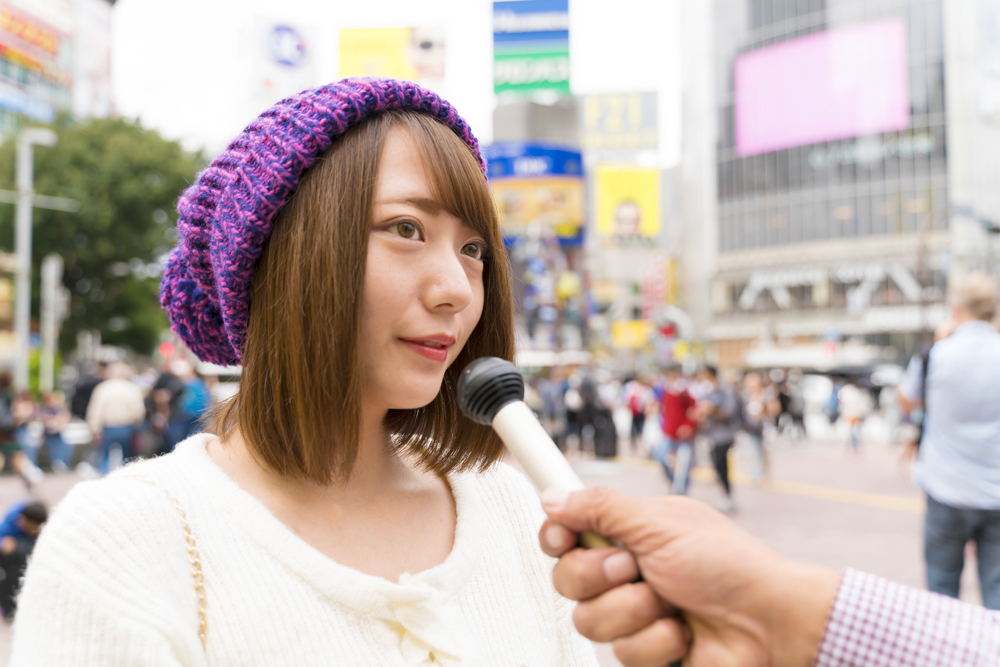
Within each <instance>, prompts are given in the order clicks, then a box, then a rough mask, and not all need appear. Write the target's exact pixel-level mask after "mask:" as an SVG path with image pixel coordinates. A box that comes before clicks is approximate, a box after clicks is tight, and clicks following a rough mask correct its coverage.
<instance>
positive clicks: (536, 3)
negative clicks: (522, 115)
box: [493, 0, 570, 95]
mask: <svg viewBox="0 0 1000 667" xmlns="http://www.w3.org/2000/svg"><path fill="white" fill-rule="evenodd" d="M493 90H494V92H495V93H497V94H498V95H499V94H511V93H513V94H532V93H537V92H542V91H548V92H554V93H555V94H557V95H569V94H570V90H569V0H503V1H497V2H494V3H493Z"/></svg>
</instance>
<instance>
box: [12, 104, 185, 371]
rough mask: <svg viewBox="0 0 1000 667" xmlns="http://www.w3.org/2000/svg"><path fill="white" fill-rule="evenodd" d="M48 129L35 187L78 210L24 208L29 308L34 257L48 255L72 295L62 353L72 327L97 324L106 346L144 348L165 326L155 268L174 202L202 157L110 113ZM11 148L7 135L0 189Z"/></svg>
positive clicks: (35, 305) (169, 232) (35, 289)
mask: <svg viewBox="0 0 1000 667" xmlns="http://www.w3.org/2000/svg"><path fill="white" fill-rule="evenodd" d="M53 129H54V130H56V132H57V133H58V134H59V143H58V144H57V145H56V146H54V147H52V148H44V147H37V146H36V147H35V151H34V152H35V192H37V193H39V194H43V195H53V196H57V197H69V198H72V199H76V200H77V201H79V202H80V209H79V210H78V211H76V212H74V213H68V212H64V211H52V210H48V209H42V208H35V210H34V216H33V221H34V237H33V241H32V262H33V271H32V276H33V283H34V284H33V286H32V313H33V315H34V316H35V317H37V316H38V313H39V293H40V288H39V276H40V275H41V260H42V258H43V257H45V255H47V254H49V253H52V252H55V253H58V254H60V255H62V257H63V260H64V262H65V272H64V275H63V283H64V284H65V286H66V287H67V288H68V289H69V290H70V291H71V293H72V299H71V303H70V311H69V314H68V317H67V318H66V320H65V321H64V322H63V325H62V334H61V336H60V341H59V343H60V345H59V347H60V349H61V350H62V351H64V352H69V351H70V350H72V349H73V348H74V347H75V345H76V336H77V333H78V332H79V331H81V330H85V329H97V330H100V332H101V338H102V340H103V342H104V343H106V344H108V345H123V346H127V347H130V348H132V349H133V350H135V351H136V352H138V353H140V354H150V353H151V352H152V350H153V348H154V346H155V345H156V342H157V340H158V338H159V334H160V332H161V331H162V330H163V329H164V328H165V327H166V325H167V321H166V317H165V316H164V314H163V313H162V311H161V310H160V304H159V274H158V273H157V271H156V269H155V265H156V264H157V261H158V259H159V258H160V256H161V255H163V254H164V253H166V252H167V251H168V250H169V249H170V248H171V247H172V246H173V245H174V243H175V240H176V232H175V229H174V226H175V224H176V219H177V215H176V212H175V211H174V205H175V203H176V201H177V198H178V196H179V195H180V193H181V192H182V191H183V190H184V188H186V187H187V185H188V184H189V183H190V182H191V181H192V180H193V179H194V175H195V173H196V172H197V171H198V169H200V168H201V167H202V166H203V164H204V159H203V157H202V156H201V155H200V154H191V153H188V152H186V151H185V150H184V149H183V148H182V147H181V146H180V144H178V143H177V142H174V141H167V140H165V139H164V138H163V137H161V136H160V135H159V134H158V133H157V132H155V131H153V130H148V129H145V128H143V127H142V126H141V125H140V124H139V123H138V122H130V121H127V120H122V119H119V118H102V119H93V120H87V121H83V122H74V121H71V120H69V119H66V118H63V119H60V120H59V121H57V123H56V126H55V127H54V128H53ZM15 152H16V141H15V140H14V138H11V139H9V140H7V141H4V142H3V144H0V188H2V189H8V190H13V189H14V187H15V185H14V178H15V174H14V170H15ZM0 248H2V249H5V250H9V251H13V248H14V206H13V205H11V204H0ZM151 269H152V270H151Z"/></svg>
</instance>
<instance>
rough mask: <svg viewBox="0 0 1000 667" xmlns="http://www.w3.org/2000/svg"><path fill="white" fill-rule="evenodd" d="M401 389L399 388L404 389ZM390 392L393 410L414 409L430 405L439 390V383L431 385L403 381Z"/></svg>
mask: <svg viewBox="0 0 1000 667" xmlns="http://www.w3.org/2000/svg"><path fill="white" fill-rule="evenodd" d="M404 388H405V390H403V391H401V389H404ZM395 389H396V391H393V392H392V402H391V404H392V406H393V409H395V410H416V409H417V408H423V407H427V406H428V405H430V404H431V403H432V402H433V401H434V399H435V398H437V395H438V393H440V391H441V384H440V383H438V384H437V385H434V386H433V387H420V386H415V385H413V384H411V385H406V384H404V383H403V381H401V382H400V385H399V386H398V387H396V388H395Z"/></svg>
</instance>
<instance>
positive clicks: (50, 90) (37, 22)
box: [0, 2, 73, 123]
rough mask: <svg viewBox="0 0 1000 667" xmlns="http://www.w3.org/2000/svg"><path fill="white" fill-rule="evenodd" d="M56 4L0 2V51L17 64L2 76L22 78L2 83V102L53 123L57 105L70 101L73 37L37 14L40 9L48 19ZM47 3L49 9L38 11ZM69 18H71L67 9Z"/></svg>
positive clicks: (32, 117) (34, 117) (60, 105)
mask: <svg viewBox="0 0 1000 667" xmlns="http://www.w3.org/2000/svg"><path fill="white" fill-rule="evenodd" d="M60 5H61V3H48V4H46V3H40V4H39V6H38V10H39V12H38V13H36V12H34V11H32V12H29V11H27V10H26V9H25V8H23V7H19V6H17V5H14V4H12V3H7V2H5V3H2V4H0V54H2V55H3V58H4V60H6V61H7V62H9V63H11V64H12V65H13V67H14V68H15V70H16V71H13V72H8V73H7V75H6V76H7V77H8V78H9V79H13V80H16V81H19V82H20V85H16V86H15V85H12V84H3V88H2V90H0V107H2V108H4V109H6V110H7V111H10V112H12V113H16V114H21V115H23V116H25V117H27V118H29V119H31V120H34V121H38V122H41V123H51V122H52V121H53V120H55V116H56V113H57V111H58V110H59V109H68V108H69V107H70V106H71V105H72V97H71V90H72V85H73V70H72V39H71V38H70V35H69V33H68V32H65V31H64V30H61V29H60V28H57V27H55V26H54V24H53V23H50V22H49V21H47V20H44V19H42V18H39V14H44V15H45V18H46V19H49V20H52V19H53V18H55V16H56V12H55V11H54V10H55V9H57V8H58V6H60ZM46 8H49V9H50V10H52V11H48V12H44V11H42V10H45V9H46ZM64 18H66V17H64ZM68 20H69V21H72V13H71V12H70V15H69V17H68ZM64 22H65V21H64Z"/></svg>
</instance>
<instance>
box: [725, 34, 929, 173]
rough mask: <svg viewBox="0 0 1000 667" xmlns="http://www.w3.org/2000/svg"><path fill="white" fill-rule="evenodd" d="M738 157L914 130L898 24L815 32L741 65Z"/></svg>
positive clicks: (745, 56) (737, 82) (738, 71)
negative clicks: (881, 133) (862, 136)
mask: <svg viewBox="0 0 1000 667" xmlns="http://www.w3.org/2000/svg"><path fill="white" fill-rule="evenodd" d="M735 70H736V71H735V81H734V83H735V95H736V113H735V121H736V153H737V154H738V155H739V156H740V157H747V156H749V155H757V154H759V153H769V152H771V151H776V150H781V149H783V148H792V147H794V146H805V145H808V144H815V143H820V142H822V141H832V140H834V139H845V138H848V137H857V136H861V135H865V134H876V133H879V132H891V131H894V130H901V129H903V128H905V127H906V126H907V125H908V124H909V120H910V95H909V86H908V83H907V81H908V76H907V66H906V24H905V23H904V22H903V21H902V20H901V19H888V20H885V21H875V22H872V23H863V24H860V25H856V26H851V27H849V28H841V29H837V30H830V31H827V32H821V33H816V34H814V35H809V36H807V37H800V38H798V39H793V40H789V41H787V42H782V43H780V44H775V45H774V46H768V47H765V48H762V49H757V50H756V51H751V52H749V53H744V54H743V55H741V56H739V57H738V58H737V59H736V67H735Z"/></svg>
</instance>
